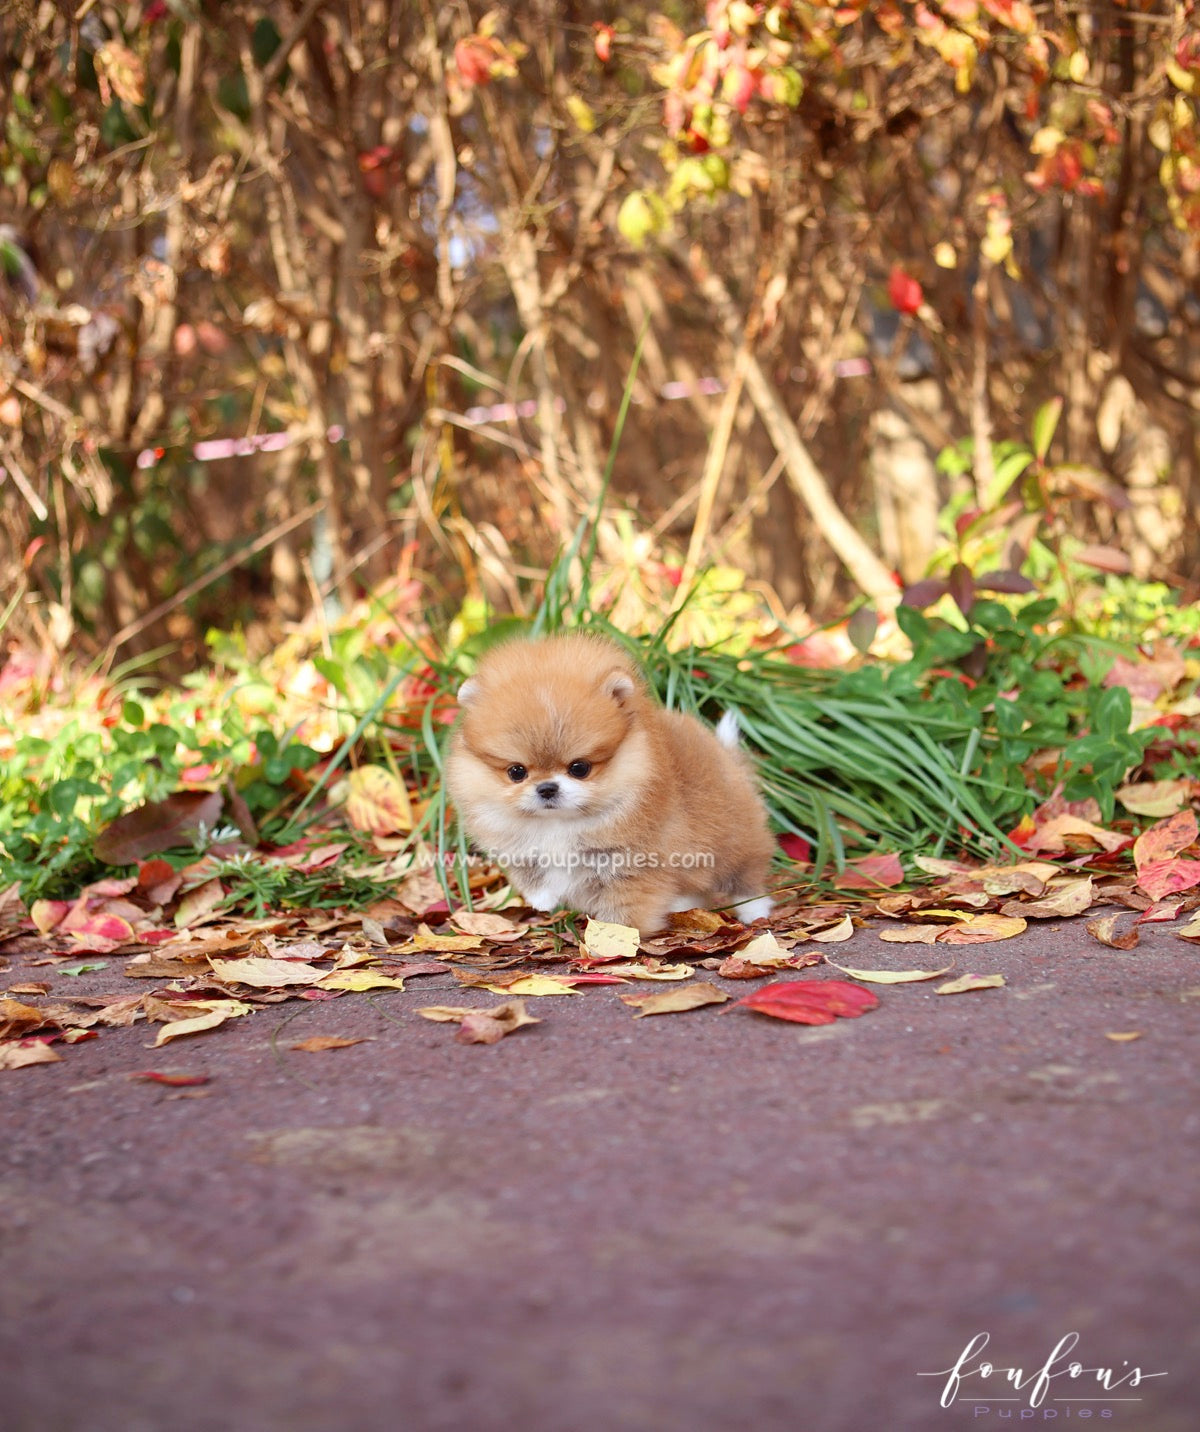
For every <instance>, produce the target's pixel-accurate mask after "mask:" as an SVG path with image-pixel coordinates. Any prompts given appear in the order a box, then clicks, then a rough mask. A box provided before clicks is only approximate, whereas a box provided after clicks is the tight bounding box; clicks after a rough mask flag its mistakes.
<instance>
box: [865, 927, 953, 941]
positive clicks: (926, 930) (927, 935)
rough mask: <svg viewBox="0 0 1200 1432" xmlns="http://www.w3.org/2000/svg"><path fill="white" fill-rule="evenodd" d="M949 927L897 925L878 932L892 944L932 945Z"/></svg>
mask: <svg viewBox="0 0 1200 1432" xmlns="http://www.w3.org/2000/svg"><path fill="white" fill-rule="evenodd" d="M948 928H949V927H948V926H946V925H895V926H888V927H887V928H886V929H883V930H878V931H876V933H877V934H878V936H879V938H880V939H881V940H886V941H887V942H888V943H889V944H891V945H932V944H935V943H936V942H937V941H938V940H939V939H940V938H941V936H942V935H944V934H945V933H946V930H947V929H948Z"/></svg>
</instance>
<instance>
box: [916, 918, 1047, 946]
mask: <svg viewBox="0 0 1200 1432" xmlns="http://www.w3.org/2000/svg"><path fill="white" fill-rule="evenodd" d="M1025 926H1026V922H1025V921H1024V920H1022V919H1020V918H1019V917H1017V916H1014V915H972V916H971V917H970V919H968V920H964V921H963V923H962V924H961V925H952V926H951V927H950V928H949V929H948V930H943V931H942V934H941V935H940V937H939V939H938V943H939V944H941V945H986V944H990V943H991V942H992V941H993V940H1011V939H1012V937H1013V936H1014V935H1019V934H1020V933H1021V931H1022V930H1024V929H1025Z"/></svg>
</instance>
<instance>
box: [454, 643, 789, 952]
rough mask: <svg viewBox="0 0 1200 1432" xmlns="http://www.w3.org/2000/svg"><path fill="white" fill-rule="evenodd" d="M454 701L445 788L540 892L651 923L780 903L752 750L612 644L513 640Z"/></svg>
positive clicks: (471, 826)
mask: <svg viewBox="0 0 1200 1432" xmlns="http://www.w3.org/2000/svg"><path fill="white" fill-rule="evenodd" d="M459 701H460V705H461V708H462V717H461V720H460V722H459V725H458V727H457V729H456V731H455V734H454V737H453V740H452V743H451V749H450V756H449V760H448V762H447V766H446V779H447V785H448V789H449V792H450V796H451V798H452V800H453V802H454V804H455V806H456V807H457V809H458V812H459V815H460V816H461V818H462V821H463V824H464V826H465V829H466V831H467V833H468V835H469V836H470V837H471V839H472V840H473V841H474V842H475V844H476V845H477V846H478V847H479V848H480V849H482V850H483V851H485V852H486V853H487V854H488V855H490V856H491V857H492V858H493V859H496V860H498V861H499V862H500V863H501V864H502V865H503V866H504V867H505V868H506V869H507V872H508V874H509V877H510V879H511V880H512V882H513V884H514V885H515V886H516V888H517V889H518V890H519V891H520V892H521V894H522V895H523V896H524V897H525V898H526V900H528V901H529V903H530V904H532V905H534V906H535V907H536V908H538V909H542V910H552V909H557V908H559V907H560V906H567V907H568V908H571V909H574V910H578V911H580V912H581V913H583V914H586V915H591V916H594V917H595V918H597V919H600V920H613V921H616V922H618V923H620V924H624V925H633V926H636V928H637V929H638V930H640V931H641V932H642V933H643V934H648V933H650V932H652V931H655V930H659V929H661V928H662V927H663V926H664V925H665V924H666V923H667V919H668V916H669V915H670V914H671V912H672V911H679V910H687V909H691V908H693V907H695V906H701V905H703V906H718V907H722V906H733V907H735V912H736V913H738V914H739V915H740V916H741V917H742V918H745V919H754V918H757V917H758V916H759V915H762V914H766V913H767V911H768V910H769V909H770V901H769V900H768V899H766V898H765V894H766V889H767V876H768V871H769V868H770V863H771V856H772V853H773V851H774V841H773V839H772V837H771V834H770V831H769V830H768V827H767V815H766V809H765V807H764V806H763V803H762V799H761V797H760V796H759V794H758V791H757V790H756V788H755V784H754V779H753V775H752V772H751V769H750V765H749V762H748V760H747V759H746V757H745V755H744V754H743V753H742V752H741V751H740V750H738V749H732V750H731V749H729V748H728V747H727V746H726V745H724V744H722V742H721V741H720V740H718V738H717V736H716V735H714V733H713V732H712V731H711V730H710V729H709V728H708V727H707V726H705V725H704V723H703V722H701V721H699V720H697V719H696V718H695V717H693V716H686V715H683V714H682V713H680V712H671V711H665V710H664V709H663V708H662V707H661V706H659V705H658V704H657V702H656V701H655V700H654V698H653V697H652V696H651V694H650V692H649V691H648V690H647V687H646V684H645V680H644V678H643V676H642V673H641V671H640V669H639V668H638V666H637V665H636V663H634V662H633V661H632V660H631V659H630V657H629V656H628V655H627V654H626V653H625V652H624V651H623V650H622V649H621V647H619V646H618V645H617V644H616V643H615V642H612V641H609V640H608V639H606V638H604V637H598V636H588V635H581V634H571V635H565V636H555V637H548V638H545V639H543V640H518V641H512V642H508V643H506V644H505V645H502V646H498V647H495V648H493V650H492V651H490V652H489V653H488V654H487V655H486V656H485V657H484V658H483V659H482V660H481V661H480V663H479V668H478V671H477V672H476V674H475V675H474V676H473V677H472V678H471V679H470V680H469V681H468V682H466V683H465V684H464V686H463V688H462V690H461V691H460V693H459ZM738 907H740V909H739V908H738Z"/></svg>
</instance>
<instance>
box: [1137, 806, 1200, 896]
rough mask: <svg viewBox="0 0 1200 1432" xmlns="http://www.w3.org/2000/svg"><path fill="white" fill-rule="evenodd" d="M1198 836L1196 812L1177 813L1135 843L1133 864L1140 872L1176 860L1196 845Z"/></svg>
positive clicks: (1156, 823) (1140, 836) (1183, 811)
mask: <svg viewBox="0 0 1200 1432" xmlns="http://www.w3.org/2000/svg"><path fill="white" fill-rule="evenodd" d="M1198 835H1200V827H1198V825H1197V822H1196V815H1195V812H1194V811H1193V810H1192V809H1191V808H1190V807H1189V808H1188V809H1187V810H1181V811H1176V812H1175V814H1174V815H1171V816H1168V817H1167V818H1166V819H1165V820H1160V821H1156V822H1155V824H1154V825H1152V826H1151V827H1150V829H1149V830H1144V831H1143V832H1142V833H1141V835H1139V836H1138V838H1137V839H1136V840H1135V841H1134V842H1133V863H1134V865H1136V866H1137V868H1138V870H1139V872H1140V871H1141V869H1142V867H1143V866H1145V865H1151V864H1155V863H1157V862H1158V861H1162V860H1174V858H1175V857H1176V856H1177V855H1178V854H1179V853H1180V852H1181V851H1183V850H1186V849H1187V848H1188V846H1189V845H1194V844H1195V842H1196V838H1197V836H1198ZM1139 883H1140V882H1139Z"/></svg>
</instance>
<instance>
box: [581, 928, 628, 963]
mask: <svg viewBox="0 0 1200 1432" xmlns="http://www.w3.org/2000/svg"><path fill="white" fill-rule="evenodd" d="M641 940H642V937H641V935H640V934H639V933H638V931H637V930H636V929H634V927H633V926H632V925H614V924H612V923H611V922H610V921H608V920H589V921H588V922H587V925H586V926H585V927H584V931H583V938H582V939H581V940H580V942H579V948H580V952H581V953H582V954H585V955H586V956H587V957H588V959H589V960H632V959H633V958H634V957H635V956H636V955H637V952H638V948H639V946H640V944H641Z"/></svg>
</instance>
